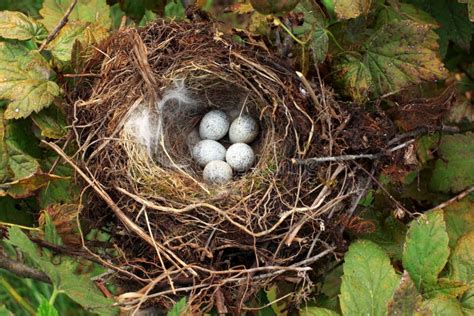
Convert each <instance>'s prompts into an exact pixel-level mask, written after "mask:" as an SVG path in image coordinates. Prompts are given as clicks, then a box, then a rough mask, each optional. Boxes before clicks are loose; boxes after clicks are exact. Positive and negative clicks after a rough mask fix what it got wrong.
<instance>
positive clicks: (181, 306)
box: [167, 297, 187, 316]
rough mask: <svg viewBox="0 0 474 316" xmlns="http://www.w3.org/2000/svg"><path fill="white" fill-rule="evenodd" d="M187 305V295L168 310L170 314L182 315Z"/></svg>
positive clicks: (172, 315)
mask: <svg viewBox="0 0 474 316" xmlns="http://www.w3.org/2000/svg"><path fill="white" fill-rule="evenodd" d="M186 306H187V302H186V297H182V298H181V299H180V300H179V301H177V302H176V304H174V305H173V307H172V308H171V309H170V310H169V311H168V314H167V315H168V316H180V315H181V313H182V312H184V311H185V309H186Z"/></svg>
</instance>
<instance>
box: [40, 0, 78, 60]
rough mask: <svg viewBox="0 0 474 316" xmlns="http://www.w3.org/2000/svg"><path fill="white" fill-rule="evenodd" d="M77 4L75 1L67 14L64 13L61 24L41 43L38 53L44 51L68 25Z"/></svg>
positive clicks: (75, 0) (74, 0)
mask: <svg viewBox="0 0 474 316" xmlns="http://www.w3.org/2000/svg"><path fill="white" fill-rule="evenodd" d="M76 4H77V0H73V1H72V2H71V4H70V5H69V8H67V10H66V12H65V13H64V16H63V17H62V19H61V20H60V21H59V23H58V24H57V25H56V26H55V27H54V29H53V31H51V33H49V35H48V37H47V38H46V39H45V40H44V41H43V43H41V46H40V48H39V49H38V51H40V52H41V51H42V50H43V49H44V48H45V47H46V45H48V44H49V43H50V42H51V41H52V40H53V39H54V38H55V37H56V36H58V33H59V32H60V31H61V29H62V28H63V27H64V26H65V25H66V23H67V22H68V21H69V15H71V12H72V10H73V9H74V7H75V6H76Z"/></svg>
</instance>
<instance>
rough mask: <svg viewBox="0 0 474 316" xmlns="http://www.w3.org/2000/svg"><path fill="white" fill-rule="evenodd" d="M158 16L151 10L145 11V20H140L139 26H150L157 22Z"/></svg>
mask: <svg viewBox="0 0 474 316" xmlns="http://www.w3.org/2000/svg"><path fill="white" fill-rule="evenodd" d="M156 17H157V16H156V14H155V13H153V11H150V10H146V11H145V14H144V15H143V18H142V19H141V20H140V22H139V23H138V26H141V27H143V26H147V25H148V24H150V23H151V22H153V21H155V20H156Z"/></svg>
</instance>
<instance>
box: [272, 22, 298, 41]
mask: <svg viewBox="0 0 474 316" xmlns="http://www.w3.org/2000/svg"><path fill="white" fill-rule="evenodd" d="M273 23H274V24H275V25H277V26H281V27H282V29H283V30H284V31H285V32H286V33H288V35H290V36H291V38H292V39H294V40H295V41H296V42H297V43H298V44H300V45H303V46H304V45H306V42H303V41H301V40H300V39H299V38H297V37H296V36H295V35H294V34H293V33H292V32H291V31H290V30H289V29H288V28H287V27H286V25H285V24H283V23H282V22H281V21H280V19H279V18H275V19H274V20H273Z"/></svg>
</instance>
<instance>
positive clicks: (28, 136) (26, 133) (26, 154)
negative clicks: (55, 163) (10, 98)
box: [5, 120, 40, 181]
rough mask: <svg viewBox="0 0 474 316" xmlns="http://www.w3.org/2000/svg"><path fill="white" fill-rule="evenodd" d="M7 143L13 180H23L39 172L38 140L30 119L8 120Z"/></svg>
mask: <svg viewBox="0 0 474 316" xmlns="http://www.w3.org/2000/svg"><path fill="white" fill-rule="evenodd" d="M5 144H6V146H7V150H8V167H9V169H10V170H11V171H12V176H13V180H14V181H15V180H21V179H23V178H27V177H30V176H32V175H33V174H35V173H37V172H39V169H40V165H39V163H38V160H37V158H38V156H39V148H38V140H37V139H36V138H35V137H34V134H33V133H32V131H31V122H29V121H28V120H16V121H8V122H7V125H6V138H5Z"/></svg>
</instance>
